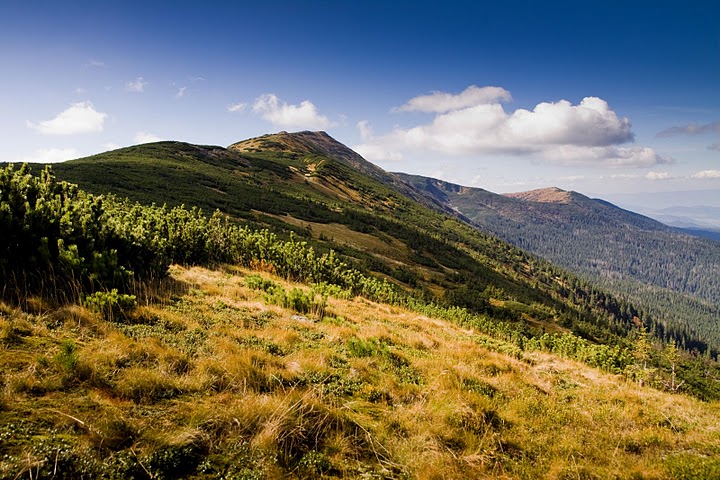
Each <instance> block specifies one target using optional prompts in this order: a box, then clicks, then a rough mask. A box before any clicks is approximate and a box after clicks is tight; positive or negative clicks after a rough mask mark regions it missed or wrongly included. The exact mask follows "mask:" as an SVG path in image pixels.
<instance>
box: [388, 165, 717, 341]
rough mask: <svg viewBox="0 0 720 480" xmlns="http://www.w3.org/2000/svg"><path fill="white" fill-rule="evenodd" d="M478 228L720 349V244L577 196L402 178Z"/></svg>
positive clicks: (554, 192) (554, 189)
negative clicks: (497, 191)
mask: <svg viewBox="0 0 720 480" xmlns="http://www.w3.org/2000/svg"><path fill="white" fill-rule="evenodd" d="M399 176H400V177H401V178H403V179H405V180H406V181H408V182H409V183H411V184H412V185H414V186H415V187H416V188H418V189H421V190H424V191H425V192H427V193H428V194H430V195H432V196H433V197H434V198H436V199H437V200H438V201H441V202H443V203H445V205H447V206H448V207H450V208H454V209H456V210H457V211H459V212H460V213H462V214H463V215H465V216H466V217H468V218H469V219H471V221H472V222H473V223H474V224H476V225H477V226H478V227H479V228H481V229H483V230H485V231H488V232H490V233H493V234H495V235H497V236H498V237H500V238H502V239H504V240H506V241H508V242H510V243H512V244H514V245H517V246H519V247H521V248H523V249H526V250H528V251H530V252H533V253H535V254H537V255H540V256H541V257H543V258H546V259H548V260H550V261H551V262H553V263H557V264H559V265H562V266H564V267H566V268H568V269H570V270H572V271H574V272H576V273H579V274H582V275H585V276H587V277H589V278H592V279H593V280H594V281H597V282H600V283H601V285H604V286H606V287H608V288H610V289H611V290H613V291H615V292H616V293H619V294H622V295H624V296H627V298H629V299H630V300H631V301H632V302H633V303H636V304H638V305H642V306H644V307H645V308H648V309H649V310H650V311H653V312H654V313H655V314H656V316H658V317H660V318H663V321H664V323H665V324H666V325H668V326H669V325H684V326H685V327H687V328H689V329H691V330H694V331H696V332H697V333H698V334H699V335H700V336H701V337H703V338H705V339H707V340H711V341H712V342H714V344H716V345H718V344H720V325H719V324H718V322H717V319H718V318H720V306H719V303H718V302H719V299H720V276H718V275H717V272H718V271H720V244H718V243H717V242H712V241H710V240H706V239H701V238H697V237H693V236H689V235H686V234H684V233H682V232H679V231H678V230H676V229H673V228H670V227H668V226H666V225H663V224H661V223H660V222H657V221H655V220H652V219H650V218H648V217H645V216H642V215H639V214H636V213H633V212H629V211H627V210H623V209H621V208H618V207H616V206H615V205H612V204H611V203H608V202H605V201H603V200H598V199H590V198H588V197H586V196H584V195H582V194H579V193H577V192H567V191H564V190H560V189H558V188H547V189H540V190H533V191H530V192H521V193H515V194H509V195H498V194H495V193H492V192H488V191H486V190H483V189H480V188H470V187H462V186H459V185H454V184H451V183H447V182H443V181H440V180H435V179H431V178H425V177H420V176H411V175H403V174H399Z"/></svg>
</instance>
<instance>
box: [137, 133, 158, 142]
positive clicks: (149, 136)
mask: <svg viewBox="0 0 720 480" xmlns="http://www.w3.org/2000/svg"><path fill="white" fill-rule="evenodd" d="M133 139H134V140H135V143H153V142H162V141H163V138H162V137H158V136H157V135H155V134H153V133H148V132H137V133H136V134H135V137H133Z"/></svg>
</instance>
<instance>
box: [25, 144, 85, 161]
mask: <svg viewBox="0 0 720 480" xmlns="http://www.w3.org/2000/svg"><path fill="white" fill-rule="evenodd" d="M78 157H80V154H79V153H78V151H77V150H76V149H74V148H43V149H39V150H35V152H34V153H33V154H32V155H29V156H27V157H25V158H22V159H21V160H19V162H20V163H25V162H28V163H58V162H64V161H65V160H72V159H74V158H78Z"/></svg>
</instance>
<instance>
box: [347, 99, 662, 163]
mask: <svg viewBox="0 0 720 480" xmlns="http://www.w3.org/2000/svg"><path fill="white" fill-rule="evenodd" d="M508 99H510V94H509V92H507V91H506V90H504V89H501V88H499V87H484V88H479V87H475V86H471V87H468V88H467V89H466V90H465V91H464V92H462V93H460V94H457V95H452V94H448V93H442V92H436V93H433V94H431V95H425V96H420V97H415V98H413V99H411V100H410V101H409V102H408V103H406V104H405V105H403V106H402V107H400V108H399V109H397V110H403V111H410V110H418V111H426V112H436V115H435V118H434V119H433V120H432V121H431V122H430V123H426V124H421V125H417V126H415V127H411V128H395V129H394V130H392V131H391V132H389V133H387V134H385V135H380V136H374V135H373V134H372V130H371V129H370V128H369V125H368V124H367V122H364V123H362V124H358V129H359V130H360V134H361V137H362V141H363V143H362V144H361V145H357V146H356V147H354V148H355V149H356V150H357V151H364V152H368V153H369V154H370V155H372V154H373V153H376V152H395V154H396V155H397V154H398V153H399V152H402V151H405V150H415V151H420V152H427V151H430V152H438V153H441V154H446V155H464V156H467V155H479V154H506V155H508V154H509V155H532V156H535V157H539V158H542V159H544V160H545V161H547V162H549V163H557V164H561V165H578V164H593V165H603V166H611V167H638V166H652V165H657V164H663V163H671V162H672V159H670V158H666V157H662V156H660V155H658V154H657V153H656V152H655V151H653V150H652V149H651V148H648V147H642V146H634V145H630V146H621V145H622V144H625V143H628V142H631V141H632V140H633V133H632V130H631V125H630V121H629V120H628V119H627V118H621V117H619V116H618V115H617V114H616V113H615V112H614V111H613V110H612V109H611V108H610V107H609V105H608V104H607V102H606V101H605V100H603V99H600V98H597V97H586V98H584V99H583V100H582V101H581V102H580V103H579V104H578V105H572V104H571V103H570V102H568V101H567V100H560V101H558V102H543V103H539V104H538V105H536V106H535V108H534V109H533V110H532V111H530V110H525V109H517V110H515V111H513V112H507V111H505V108H504V107H503V105H502V104H501V101H503V100H508ZM375 159H376V160H377V159H379V158H378V157H376V158H375Z"/></svg>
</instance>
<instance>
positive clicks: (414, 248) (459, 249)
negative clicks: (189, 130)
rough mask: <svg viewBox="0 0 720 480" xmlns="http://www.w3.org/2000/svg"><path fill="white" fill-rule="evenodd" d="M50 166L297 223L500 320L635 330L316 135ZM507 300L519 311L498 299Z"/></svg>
mask: <svg viewBox="0 0 720 480" xmlns="http://www.w3.org/2000/svg"><path fill="white" fill-rule="evenodd" d="M54 172H55V173H56V174H57V176H58V178H60V179H64V180H69V181H71V182H74V183H77V184H79V185H80V187H81V188H83V189H85V190H87V191H89V192H91V193H107V192H113V193H117V194H119V195H121V196H128V197H129V198H131V199H133V200H137V201H140V202H143V203H150V202H155V203H169V204H185V205H187V206H198V207H201V208H203V209H205V210H206V211H208V210H213V209H215V208H219V209H220V210H222V211H224V212H226V213H229V214H230V215H233V216H235V217H237V218H240V219H243V221H249V222H251V223H252V224H254V225H255V226H268V227H270V228H272V229H275V230H276V231H278V232H282V231H287V229H294V230H295V232H297V233H299V234H301V235H304V236H306V238H308V239H310V240H311V241H312V242H313V245H314V246H316V247H317V248H320V249H321V250H322V249H330V248H332V249H335V250H336V251H338V252H339V253H340V254H341V255H343V257H344V258H345V259H347V260H348V261H349V262H350V263H351V264H352V265H353V266H356V267H357V268H359V269H360V270H363V271H370V272H373V273H375V274H376V275H380V276H383V277H384V278H387V279H389V280H391V281H393V282H395V283H397V284H400V285H401V286H403V287H404V288H406V289H407V290H415V291H416V293H418V294H425V295H429V296H432V297H435V298H437V299H439V301H443V299H446V300H448V301H451V302H452V303H455V304H459V305H462V306H467V307H470V308H478V309H479V310H480V311H487V310H488V309H490V307H488V306H487V305H488V300H490V301H491V302H490V303H491V304H492V305H495V306H496V307H493V311H492V312H489V313H490V314H492V315H495V316H504V317H506V318H523V317H527V315H528V312H530V316H531V317H532V318H530V322H528V325H535V326H538V321H540V322H543V321H546V319H547V318H550V319H551V321H552V322H553V324H552V325H548V328H551V329H552V328H554V327H555V326H556V324H558V323H560V324H562V325H564V326H566V327H569V328H572V329H573V331H575V332H576V333H578V334H580V335H582V336H584V337H586V338H590V339H594V340H598V341H603V342H606V341H610V340H611V339H612V341H615V340H616V339H613V338H612V337H613V335H612V334H611V333H610V329H613V331H614V332H616V333H617V332H619V333H620V334H624V333H626V332H627V331H629V330H631V329H632V321H633V315H637V312H632V313H622V315H623V318H619V317H618V316H617V315H616V313H617V312H618V311H621V312H626V310H621V309H619V308H618V306H617V305H615V313H614V314H613V313H611V314H609V315H608V312H607V311H606V305H608V303H607V302H604V301H597V300H596V298H595V296H594V293H592V292H591V287H590V286H588V285H586V284H578V283H577V282H576V281H575V280H573V279H570V278H569V277H568V276H567V275H566V274H564V273H563V272H560V271H558V270H557V269H554V268H552V267H550V266H549V265H548V264H546V263H544V262H541V261H536V260H535V259H533V258H531V257H530V256H529V255H527V254H525V253H524V252H522V251H520V250H518V249H515V248H512V247H509V246H508V245H507V244H506V243H504V242H502V241H498V240H497V239H495V238H493V237H489V236H487V235H484V234H482V233H481V232H479V231H478V230H477V229H474V228H472V227H471V226H469V225H467V224H466V223H463V222H462V221H461V220H460V219H458V218H456V217H453V216H450V215H447V214H443V213H441V212H439V211H437V210H434V209H431V208H428V206H429V205H430V204H431V203H432V202H431V201H429V200H427V197H423V195H421V194H419V193H418V191H417V190H413V189H411V188H410V187H408V186H407V185H405V186H402V187H401V186H399V185H400V183H401V182H399V180H398V179H397V177H396V176H394V175H392V174H389V173H387V172H384V171H382V169H379V168H378V167H376V166H374V165H372V164H370V163H369V162H366V161H365V160H363V159H362V158H361V157H359V156H358V155H357V154H356V153H355V152H352V150H350V149H348V148H347V147H344V146H343V145H341V144H339V143H337V142H335V141H334V140H332V138H330V137H329V136H327V135H326V134H323V133H321V132H315V133H313V132H300V133H297V134H285V133H280V134H274V135H266V136H263V137H259V138H257V139H251V140H248V141H245V142H240V143H239V144H235V145H232V146H231V147H229V149H223V148H221V147H206V146H196V145H189V144H185V143H179V142H159V143H155V144H147V145H139V146H136V147H128V148H124V149H120V150H116V151H112V152H107V153H104V154H100V155H96V156H93V157H88V158H86V159H78V160H74V161H69V162H64V163H61V164H57V165H55V166H54ZM417 199H420V201H417ZM430 206H431V205H430ZM368 235H369V236H372V237H374V240H373V241H368V240H369V237H368ZM380 243H383V244H385V245H387V246H388V247H390V248H389V249H388V248H379V249H378V248H377V247H378V245H380ZM487 287H490V289H489V290H488V288H487ZM488 292H491V293H488ZM493 292H494V293H493ZM493 296H494V297H495V298H488V297H493ZM508 298H509V299H511V300H514V301H517V302H520V303H521V304H524V305H526V307H522V306H520V307H519V308H514V307H513V306H514V305H516V304H515V303H505V302H493V300H504V299H508ZM498 305H499V306H498ZM537 308H540V310H537ZM533 311H535V312H540V311H542V313H538V314H537V315H534V314H532V312H533ZM548 311H549V312H550V316H549V317H548V315H547V312H548Z"/></svg>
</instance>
